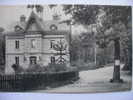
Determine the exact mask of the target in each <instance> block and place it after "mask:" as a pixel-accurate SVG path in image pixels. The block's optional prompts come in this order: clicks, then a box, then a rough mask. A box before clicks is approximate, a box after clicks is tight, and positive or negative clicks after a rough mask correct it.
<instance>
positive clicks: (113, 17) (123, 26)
mask: <svg viewBox="0 0 133 100" xmlns="http://www.w3.org/2000/svg"><path fill="white" fill-rule="evenodd" d="M64 11H65V13H66V14H71V15H72V18H73V19H74V21H75V22H76V23H79V24H83V25H87V26H88V25H91V24H96V26H97V27H96V29H97V35H96V36H97V37H96V38H97V40H98V45H99V46H101V47H106V46H107V45H108V43H110V41H114V47H115V48H114V50H115V54H114V57H115V64H116V65H115V66H114V74H113V79H112V80H111V81H114V82H121V81H122V80H121V79H120V65H119V61H120V39H121V37H122V35H123V34H124V35H125V34H126V33H127V29H128V22H130V21H131V7H128V6H94V5H93V6H92V5H65V6H64ZM108 30H109V32H107V31H108ZM121 33H122V34H121ZM116 66H117V67H116Z"/></svg>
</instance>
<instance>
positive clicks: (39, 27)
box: [6, 11, 70, 36]
mask: <svg viewBox="0 0 133 100" xmlns="http://www.w3.org/2000/svg"><path fill="white" fill-rule="evenodd" d="M33 21H35V23H33ZM15 26H19V27H21V28H22V29H23V30H24V32H23V31H20V32H15V31H12V32H9V33H7V34H6V35H10V36H11V35H15V36H16V35H17V36H22V35H25V33H27V34H28V33H29V32H33V31H38V32H40V33H41V34H43V35H46V34H47V35H48V34H49V35H51V34H56V35H59V34H67V33H68V32H70V31H69V29H70V28H69V26H68V25H67V24H66V23H60V20H46V21H44V20H43V19H41V18H40V17H39V16H38V15H37V14H36V13H35V12H33V11H32V12H31V14H30V16H29V18H28V20H27V21H25V22H16V23H15V25H14V27H15ZM51 26H56V27H57V30H52V29H51Z"/></svg>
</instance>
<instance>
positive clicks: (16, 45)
mask: <svg viewBox="0 0 133 100" xmlns="http://www.w3.org/2000/svg"><path fill="white" fill-rule="evenodd" d="M15 48H16V49H19V41H18V40H17V41H15Z"/></svg>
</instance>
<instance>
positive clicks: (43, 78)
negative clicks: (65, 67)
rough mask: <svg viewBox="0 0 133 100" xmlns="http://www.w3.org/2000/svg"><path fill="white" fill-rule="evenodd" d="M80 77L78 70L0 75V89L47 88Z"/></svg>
mask: <svg viewBox="0 0 133 100" xmlns="http://www.w3.org/2000/svg"><path fill="white" fill-rule="evenodd" d="M77 79H78V71H71V72H57V73H27V74H16V75H2V76H0V91H26V90H32V89H45V88H46V87H48V86H50V87H56V86H59V85H64V84H67V83H70V82H73V81H75V80H77Z"/></svg>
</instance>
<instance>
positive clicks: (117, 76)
mask: <svg viewBox="0 0 133 100" xmlns="http://www.w3.org/2000/svg"><path fill="white" fill-rule="evenodd" d="M119 40H120V38H115V39H114V72H113V78H112V79H111V80H110V82H123V80H122V79H120V41H119Z"/></svg>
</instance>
